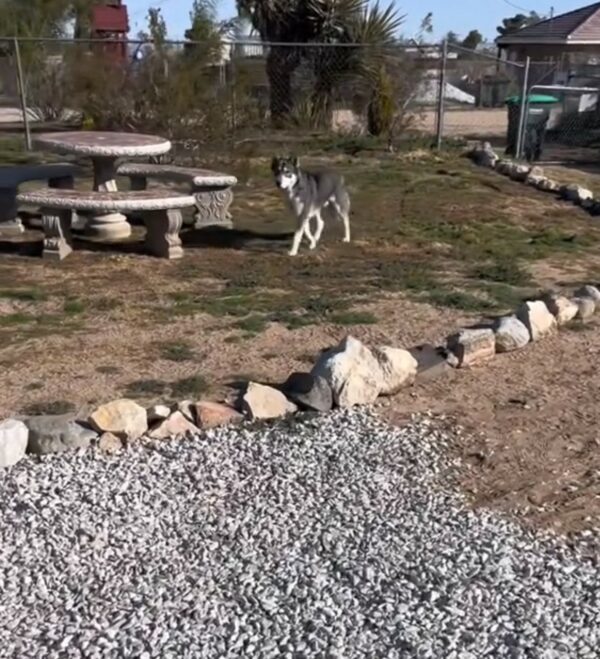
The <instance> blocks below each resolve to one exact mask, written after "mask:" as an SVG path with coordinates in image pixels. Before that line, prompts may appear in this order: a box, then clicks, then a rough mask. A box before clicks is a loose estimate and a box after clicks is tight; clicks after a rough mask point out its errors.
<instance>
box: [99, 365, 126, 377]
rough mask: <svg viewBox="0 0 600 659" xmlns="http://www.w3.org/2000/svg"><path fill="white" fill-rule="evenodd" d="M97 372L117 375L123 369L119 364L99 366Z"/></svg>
mask: <svg viewBox="0 0 600 659" xmlns="http://www.w3.org/2000/svg"><path fill="white" fill-rule="evenodd" d="M96 372H97V373H102V374H103V375H116V374H117V373H120V372H121V369H120V368H119V367H118V366H110V365H107V366H98V367H97V368H96Z"/></svg>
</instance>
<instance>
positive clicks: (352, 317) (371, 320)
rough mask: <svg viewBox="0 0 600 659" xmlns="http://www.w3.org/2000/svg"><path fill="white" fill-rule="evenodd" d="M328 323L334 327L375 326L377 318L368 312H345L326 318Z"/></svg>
mask: <svg viewBox="0 0 600 659" xmlns="http://www.w3.org/2000/svg"><path fill="white" fill-rule="evenodd" d="M328 320H329V322H331V323H335V324H336V325H376V324H377V322H378V321H377V318H376V317H375V316H374V315H373V314H372V313H369V312H368V311H346V312H343V313H336V314H333V315H331V316H330V317H329V318H328Z"/></svg>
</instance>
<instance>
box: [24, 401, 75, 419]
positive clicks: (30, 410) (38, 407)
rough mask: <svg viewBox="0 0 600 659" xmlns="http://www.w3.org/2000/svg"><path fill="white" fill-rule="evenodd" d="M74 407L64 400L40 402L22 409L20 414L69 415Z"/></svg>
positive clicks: (73, 410)
mask: <svg viewBox="0 0 600 659" xmlns="http://www.w3.org/2000/svg"><path fill="white" fill-rule="evenodd" d="M75 409H76V408H75V405H73V403H70V402H69V401H66V400H53V401H40V402H37V403H32V404H31V405H27V406H26V407H24V408H23V409H22V410H21V412H22V413H23V414H25V415H26V416H41V415H43V414H70V413H71V412H75Z"/></svg>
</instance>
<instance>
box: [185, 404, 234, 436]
mask: <svg viewBox="0 0 600 659" xmlns="http://www.w3.org/2000/svg"><path fill="white" fill-rule="evenodd" d="M195 411H196V425H197V426H198V428H203V429H205V430H206V429H208V428H218V427H219V426H230V425H233V424H235V423H241V422H242V421H243V420H244V417H243V416H242V415H241V414H240V413H239V412H237V411H236V410H234V409H233V407H230V406H229V405H224V404H222V403H213V402H212V401H209V400H201V401H200V402H198V403H196V405H195Z"/></svg>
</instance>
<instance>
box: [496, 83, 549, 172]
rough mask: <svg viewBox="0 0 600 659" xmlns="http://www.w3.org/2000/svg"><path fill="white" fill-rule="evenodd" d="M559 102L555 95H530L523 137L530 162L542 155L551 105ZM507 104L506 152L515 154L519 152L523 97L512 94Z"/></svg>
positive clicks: (526, 154)
mask: <svg viewBox="0 0 600 659" xmlns="http://www.w3.org/2000/svg"><path fill="white" fill-rule="evenodd" d="M558 102H559V100H558V99H557V98H555V97H554V96H545V95H543V94H531V95H530V96H529V103H528V106H527V117H526V118H525V127H524V133H525V134H524V139H523V145H524V151H525V153H524V155H525V158H526V159H527V160H528V161H529V162H533V161H537V160H539V159H540V158H541V156H542V150H543V148H544V138H545V137H546V129H547V127H548V120H549V119H550V106H551V105H554V104H556V103H558ZM506 105H507V107H508V132H507V135H506V154H507V155H511V156H514V155H516V153H517V139H518V135H519V118H520V116H521V97H520V96H511V97H510V98H507V99H506Z"/></svg>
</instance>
